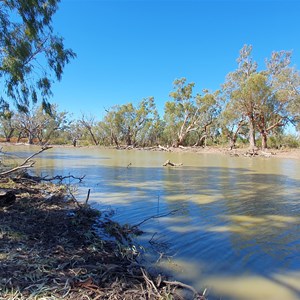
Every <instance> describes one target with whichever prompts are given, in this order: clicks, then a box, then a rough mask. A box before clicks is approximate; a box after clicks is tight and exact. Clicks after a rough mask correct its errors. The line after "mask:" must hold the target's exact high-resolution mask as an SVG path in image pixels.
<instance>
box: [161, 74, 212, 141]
mask: <svg viewBox="0 0 300 300" xmlns="http://www.w3.org/2000/svg"><path fill="white" fill-rule="evenodd" d="M173 84H174V87H173V89H174V91H173V92H171V93H170V97H172V98H173V101H167V102H166V103H165V114H164V121H165V123H166V127H165V132H166V133H167V134H169V135H170V139H169V140H170V141H172V144H173V146H175V147H178V146H180V145H183V144H184V142H185V141H186V139H187V137H188V135H190V134H191V133H197V134H198V137H199V139H198V141H197V144H198V143H199V142H201V140H203V138H204V137H205V136H206V135H207V128H208V126H209V125H211V124H212V122H213V120H214V118H215V116H216V115H217V113H218V109H217V100H216V99H217V97H218V92H215V93H209V92H208V91H207V90H204V91H203V92H204V95H200V94H197V95H196V96H194V95H193V88H194V86H195V84H194V83H193V82H191V83H186V78H180V79H176V80H175V81H174V83H173Z"/></svg>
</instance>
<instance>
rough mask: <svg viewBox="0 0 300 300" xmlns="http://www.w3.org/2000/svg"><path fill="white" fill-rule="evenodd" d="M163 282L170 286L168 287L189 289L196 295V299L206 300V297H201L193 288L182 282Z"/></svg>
mask: <svg viewBox="0 0 300 300" xmlns="http://www.w3.org/2000/svg"><path fill="white" fill-rule="evenodd" d="M163 282H164V283H165V284H168V285H175V286H180V287H182V288H184V289H188V290H190V291H192V292H193V293H194V298H195V297H197V298H196V299H199V300H204V299H205V296H204V295H200V294H199V293H198V292H197V290H196V289H195V288H193V287H192V286H190V285H188V284H185V283H183V282H180V281H167V280H164V281H163Z"/></svg>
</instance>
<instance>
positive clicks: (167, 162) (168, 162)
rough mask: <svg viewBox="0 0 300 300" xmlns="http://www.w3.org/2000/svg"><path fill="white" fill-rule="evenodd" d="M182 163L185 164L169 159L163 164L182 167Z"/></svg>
mask: <svg viewBox="0 0 300 300" xmlns="http://www.w3.org/2000/svg"><path fill="white" fill-rule="evenodd" d="M182 165H183V164H182V163H179V164H175V163H172V162H171V161H170V160H169V159H168V160H167V161H166V162H165V163H164V164H163V166H164V167H166V166H171V167H180V166H182Z"/></svg>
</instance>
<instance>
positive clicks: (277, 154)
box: [0, 142, 300, 159]
mask: <svg viewBox="0 0 300 300" xmlns="http://www.w3.org/2000/svg"><path fill="white" fill-rule="evenodd" d="M3 146H7V147H13V146H16V147H19V146H24V147H27V146H28V147H38V148H41V147H43V146H41V145H29V144H27V143H7V142H0V148H1V147H3ZM47 146H50V147H53V148H71V149H77V148H78V149H101V148H102V149H116V150H120V151H121V150H123V151H124V150H125V151H166V152H170V153H184V152H186V153H197V154H220V155H229V156H247V155H245V154H246V153H247V152H248V151H249V148H247V147H245V148H236V149H233V150H230V149H228V147H221V146H215V147H213V146H207V147H205V148H203V147H178V148H174V147H169V148H166V147H161V146H155V147H144V148H138V147H137V148H134V147H125V146H124V147H120V148H117V147H114V146H95V145H89V146H80V145H79V146H77V147H74V146H72V145H56V144H49V145H47ZM256 152H257V154H258V156H264V157H268V158H284V159H300V148H285V149H271V148H270V149H266V150H265V151H262V150H259V149H258V150H257V151H256ZM253 157H254V156H253Z"/></svg>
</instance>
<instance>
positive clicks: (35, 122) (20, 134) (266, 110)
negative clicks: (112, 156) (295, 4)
mask: <svg viewBox="0 0 300 300" xmlns="http://www.w3.org/2000/svg"><path fill="white" fill-rule="evenodd" d="M291 58H292V53H291V52H290V51H279V52H273V53H272V55H271V57H270V58H269V59H267V60H266V65H265V68H262V69H260V70H259V68H258V64H257V63H256V62H255V61H254V60H253V57H252V46H251V45H244V47H243V48H242V49H241V50H240V54H239V57H238V59H237V68H236V70H234V71H233V72H230V73H229V74H228V75H227V76H226V79H225V82H224V84H222V86H221V87H220V89H219V90H217V91H208V90H205V89H204V90H202V91H201V93H196V92H195V83H193V82H187V80H186V78H180V79H176V80H175V81H174V82H173V90H172V91H171V92H170V94H169V96H170V100H169V101H167V102H166V103H165V107H164V114H163V116H160V115H159V113H158V111H157V108H156V104H155V100H154V98H153V97H147V98H144V99H142V100H141V101H140V102H139V103H138V104H137V105H133V104H132V103H126V104H123V105H115V106H112V107H110V108H109V109H106V111H105V115H104V118H103V119H102V120H97V117H96V116H92V115H89V116H87V115H82V116H81V117H80V118H78V119H72V118H71V117H70V116H69V114H68V113H67V112H60V111H59V109H58V106H57V105H55V104H52V105H50V112H48V111H45V110H44V109H43V107H42V106H36V105H34V106H32V108H31V109H27V110H25V111H24V110H15V111H13V110H10V109H8V108H6V109H5V110H3V112H2V114H1V116H0V129H1V135H2V137H3V138H5V140H6V141H10V140H11V139H12V138H13V137H14V138H15V139H16V140H17V141H21V140H22V139H24V138H26V139H27V142H28V143H29V144H32V143H34V142H35V143H40V144H44V143H49V142H54V143H59V144H62V143H63V144H65V143H73V145H74V146H75V145H76V144H77V143H78V142H79V143H81V144H84V145H86V144H94V145H105V146H112V145H114V146H116V147H120V146H126V147H128V146H130V147H149V146H155V145H164V146H173V147H178V146H205V145H207V144H210V145H211V144H225V143H229V146H230V148H234V147H236V144H237V142H238V141H239V142H240V143H244V144H246V143H248V144H249V146H250V147H251V148H255V147H257V146H260V147H261V148H262V149H265V148H267V147H268V145H269V143H271V146H273V147H274V146H280V144H283V143H289V146H298V141H297V139H296V137H295V138H291V137H288V136H286V135H285V134H284V132H285V129H286V128H288V126H294V127H295V128H296V129H299V124H300V122H299V121H300V93H299V91H300V74H299V71H298V70H297V69H296V68H295V67H293V66H291Z"/></svg>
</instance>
